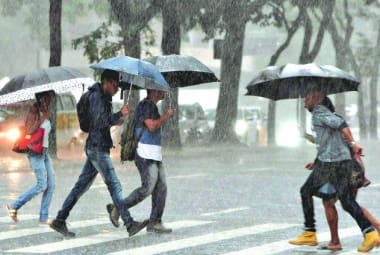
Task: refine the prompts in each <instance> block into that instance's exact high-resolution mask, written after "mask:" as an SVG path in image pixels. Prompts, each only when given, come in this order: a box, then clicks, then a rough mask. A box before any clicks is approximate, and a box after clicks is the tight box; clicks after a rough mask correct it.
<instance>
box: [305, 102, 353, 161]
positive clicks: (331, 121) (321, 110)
mask: <svg viewBox="0 0 380 255" xmlns="http://www.w3.org/2000/svg"><path fill="white" fill-rule="evenodd" d="M312 126H313V131H314V132H315V133H316V144H317V148H318V159H319V160H320V161H323V162H337V161H343V160H350V159H351V153H350V149H349V147H348V146H347V143H346V141H345V140H344V137H343V134H342V131H341V130H342V129H343V128H345V127H347V124H346V122H345V120H344V119H343V118H342V117H340V116H338V115H336V114H334V113H332V112H331V111H330V110H329V109H327V108H326V107H325V106H323V105H318V106H316V107H315V108H314V109H313V111H312Z"/></svg>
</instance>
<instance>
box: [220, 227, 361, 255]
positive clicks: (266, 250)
mask: <svg viewBox="0 0 380 255" xmlns="http://www.w3.org/2000/svg"><path fill="white" fill-rule="evenodd" d="M356 235H361V232H360V229H359V227H350V228H344V229H340V230H339V237H340V238H347V237H351V236H356ZM329 238H330V232H323V233H320V234H318V239H319V240H320V241H321V240H322V241H327V240H329ZM358 245H359V244H358ZM300 247H301V248H300ZM304 247H306V249H307V250H305V248H304ZM316 249H317V247H310V246H294V245H291V244H289V239H286V240H281V241H276V242H272V243H267V244H263V245H259V246H255V247H251V248H248V249H244V250H240V251H233V252H228V253H224V254H221V255H252V254H260V255H270V254H276V253H279V252H284V251H287V250H297V251H300V252H312V251H314V252H316ZM339 255H342V254H341V253H339Z"/></svg>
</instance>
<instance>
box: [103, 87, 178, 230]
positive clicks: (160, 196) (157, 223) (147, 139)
mask: <svg viewBox="0 0 380 255" xmlns="http://www.w3.org/2000/svg"><path fill="white" fill-rule="evenodd" d="M147 93H148V95H147V97H146V98H145V99H143V100H142V101H140V103H139V104H138V105H137V107H136V110H135V123H136V127H135V135H136V137H140V134H141V137H140V140H139V143H138V146H137V151H136V156H135V164H136V166H137V168H138V170H139V173H140V177H141V187H139V188H137V189H135V190H134V191H133V192H132V193H131V194H130V195H129V196H128V197H127V198H126V199H125V200H124V204H125V205H126V206H127V208H131V207H133V206H135V205H137V204H138V203H140V202H141V201H143V200H144V199H145V198H147V197H148V196H149V195H152V210H151V214H150V219H149V224H148V226H147V231H148V232H155V233H170V232H172V230H171V229H170V228H166V227H165V226H164V225H163V224H162V216H163V213H164V209H165V201H166V194H167V186H166V176H165V171H164V168H163V165H162V153H161V127H162V126H163V124H164V123H165V122H166V121H167V120H168V119H169V118H170V117H172V116H173V114H174V110H173V109H172V108H171V107H168V108H167V109H166V111H165V113H164V114H163V115H162V116H160V114H159V112H158V108H157V106H156V104H157V103H158V102H159V101H160V100H162V99H164V97H165V92H164V91H160V90H154V89H148V90H147ZM107 211H108V213H109V215H110V219H111V222H112V224H113V225H114V226H118V220H119V210H118V209H117V208H116V207H115V206H113V205H112V204H108V205H107Z"/></svg>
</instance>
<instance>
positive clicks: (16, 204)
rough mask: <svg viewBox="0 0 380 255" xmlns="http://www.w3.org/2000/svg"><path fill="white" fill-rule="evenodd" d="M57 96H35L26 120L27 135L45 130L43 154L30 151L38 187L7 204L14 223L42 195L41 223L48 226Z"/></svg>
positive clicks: (52, 176) (52, 93) (51, 193)
mask: <svg viewBox="0 0 380 255" xmlns="http://www.w3.org/2000/svg"><path fill="white" fill-rule="evenodd" d="M54 96H55V93H54V91H52V90H50V91H45V92H40V93H37V94H35V97H36V100H37V102H36V103H35V104H34V105H32V106H31V107H30V108H29V113H28V115H27V117H26V120H25V128H26V134H34V133H35V132H36V131H37V130H38V129H39V128H43V129H44V132H43V139H42V147H43V150H42V153H41V154H37V153H35V152H33V151H31V150H28V152H27V155H28V160H29V163H30V166H31V167H32V169H33V170H34V174H35V177H36V181H37V182H36V185H34V186H33V187H32V188H30V189H29V190H28V191H26V192H25V193H24V194H22V195H21V196H19V197H18V198H17V199H16V200H15V201H13V202H12V203H9V204H7V210H8V214H9V216H10V217H11V218H12V220H13V221H14V222H17V221H18V219H17V211H18V210H19V209H20V208H21V207H22V206H23V205H25V204H26V203H27V202H29V201H30V200H31V199H32V198H33V197H35V196H36V195H38V194H39V193H42V201H41V207H40V217H39V220H40V223H42V224H48V217H49V207H50V204H51V200H52V197H53V192H54V187H55V180H54V169H53V164H52V160H51V157H50V155H49V151H48V147H49V134H50V130H51V123H50V103H51V102H52V100H53V98H54Z"/></svg>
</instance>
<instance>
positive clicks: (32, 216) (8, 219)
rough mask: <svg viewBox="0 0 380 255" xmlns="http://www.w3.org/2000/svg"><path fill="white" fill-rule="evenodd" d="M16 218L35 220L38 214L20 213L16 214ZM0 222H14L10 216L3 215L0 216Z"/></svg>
mask: <svg viewBox="0 0 380 255" xmlns="http://www.w3.org/2000/svg"><path fill="white" fill-rule="evenodd" d="M17 218H18V220H19V221H23V220H35V219H38V215H37V214H20V215H18V216H17ZM0 223H14V222H13V220H12V219H11V217H9V216H4V217H0Z"/></svg>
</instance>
